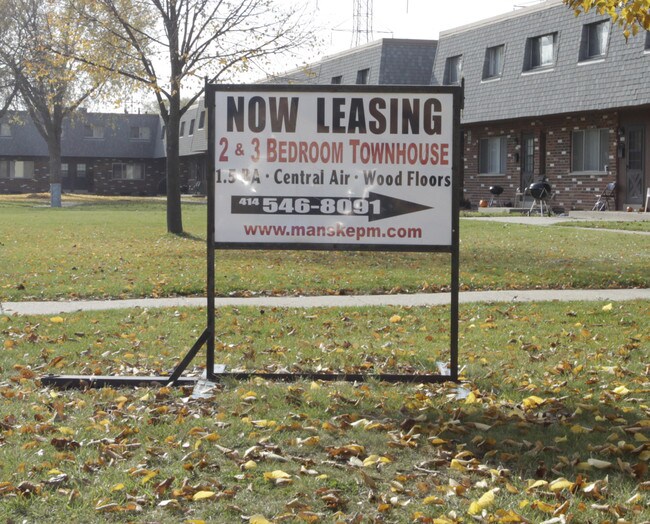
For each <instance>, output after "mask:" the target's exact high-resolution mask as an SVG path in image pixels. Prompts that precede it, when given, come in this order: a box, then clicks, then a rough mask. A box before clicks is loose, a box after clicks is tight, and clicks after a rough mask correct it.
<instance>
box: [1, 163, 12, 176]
mask: <svg viewBox="0 0 650 524" xmlns="http://www.w3.org/2000/svg"><path fill="white" fill-rule="evenodd" d="M11 164H12V161H11V160H0V179H1V180H9V179H10V178H11Z"/></svg>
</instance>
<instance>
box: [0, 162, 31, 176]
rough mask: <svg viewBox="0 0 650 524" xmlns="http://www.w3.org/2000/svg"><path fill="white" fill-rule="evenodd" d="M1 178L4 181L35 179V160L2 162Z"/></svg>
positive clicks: (0, 168)
mask: <svg viewBox="0 0 650 524" xmlns="http://www.w3.org/2000/svg"><path fill="white" fill-rule="evenodd" d="M0 164H1V165H2V167H0V178H2V179H4V180H31V179H32V178H34V161H33V160H0Z"/></svg>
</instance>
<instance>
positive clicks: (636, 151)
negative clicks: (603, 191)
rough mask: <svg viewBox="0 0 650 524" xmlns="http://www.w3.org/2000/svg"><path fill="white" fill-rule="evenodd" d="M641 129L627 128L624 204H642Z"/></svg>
mask: <svg viewBox="0 0 650 524" xmlns="http://www.w3.org/2000/svg"><path fill="white" fill-rule="evenodd" d="M644 139H645V137H644V129H643V127H629V128H628V130H627V138H626V142H627V170H626V171H627V184H626V186H627V195H626V198H625V203H626V204H633V205H641V204H642V203H643V167H644V166H643V158H644V151H643V144H644Z"/></svg>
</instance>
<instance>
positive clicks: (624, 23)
mask: <svg viewBox="0 0 650 524" xmlns="http://www.w3.org/2000/svg"><path fill="white" fill-rule="evenodd" d="M563 1H564V3H565V4H566V5H568V6H569V7H571V8H572V9H573V10H574V11H575V14H576V16H577V15H579V14H580V13H582V12H584V13H588V12H589V11H591V10H592V9H595V10H596V11H597V12H598V13H599V14H601V15H604V14H607V15H609V16H610V17H611V19H612V21H613V22H614V23H616V24H618V25H619V26H620V27H621V28H622V29H623V35H624V36H625V38H626V39H627V38H628V37H629V36H630V35H631V34H632V35H636V34H637V33H638V32H639V30H641V29H645V30H646V31H648V30H650V0H563Z"/></svg>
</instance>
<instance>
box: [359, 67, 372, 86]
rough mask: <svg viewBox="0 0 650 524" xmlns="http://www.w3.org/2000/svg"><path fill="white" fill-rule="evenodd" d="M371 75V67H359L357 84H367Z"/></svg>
mask: <svg viewBox="0 0 650 524" xmlns="http://www.w3.org/2000/svg"><path fill="white" fill-rule="evenodd" d="M369 77H370V69H359V70H358V71H357V84H367V83H368V78H369Z"/></svg>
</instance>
